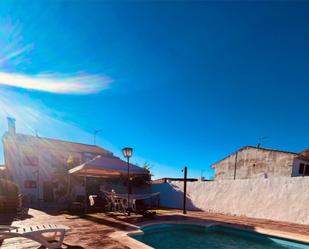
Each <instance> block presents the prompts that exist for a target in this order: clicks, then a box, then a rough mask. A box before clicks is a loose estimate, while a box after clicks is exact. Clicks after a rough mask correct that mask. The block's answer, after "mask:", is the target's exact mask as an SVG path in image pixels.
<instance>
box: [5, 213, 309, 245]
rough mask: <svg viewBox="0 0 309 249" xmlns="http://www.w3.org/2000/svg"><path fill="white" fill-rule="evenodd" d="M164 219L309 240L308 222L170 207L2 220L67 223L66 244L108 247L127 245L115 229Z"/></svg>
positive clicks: (22, 242)
mask: <svg viewBox="0 0 309 249" xmlns="http://www.w3.org/2000/svg"><path fill="white" fill-rule="evenodd" d="M162 221H171V222H172V221H196V222H205V221H211V222H221V223H224V224H226V225H233V226H235V225H236V226H241V227H244V228H246V229H251V230H255V231H259V232H263V233H269V232H271V233H273V234H278V235H283V236H290V237H293V238H299V239H301V240H303V241H308V242H309V225H297V224H291V223H285V222H275V221H270V220H262V219H251V218H246V217H235V216H228V215H221V214H209V213H205V212H188V214H187V215H186V216H184V215H182V214H181V212H180V211H178V210H171V211H169V212H167V213H163V214H160V215H158V216H157V217H155V219H149V218H148V219H146V218H143V217H141V216H137V215H133V216H131V217H127V216H124V215H118V216H114V215H106V214H88V215H85V216H73V215H68V214H59V213H55V212H43V211H39V210H34V209H31V210H30V211H29V215H28V216H27V217H23V218H22V219H19V220H16V218H15V219H13V217H10V216H8V215H0V224H12V225H16V226H20V225H28V224H29V225H30V224H47V223H53V224H64V225H67V226H69V227H71V229H72V231H71V232H69V233H68V234H67V236H66V237H65V240H64V245H63V248H70V249H83V248H103V247H104V248H106V249H128V248H129V247H128V246H127V245H126V244H122V243H121V241H116V240H115V239H112V238H111V237H113V236H112V235H113V233H114V232H119V231H130V230H131V231H132V230H135V229H136V225H139V224H145V223H149V222H162ZM0 247H1V248H4V249H8V248H10V249H13V248H16V249H18V248H23V249H30V248H31V249H34V248H40V249H42V248H44V247H40V246H39V245H38V244H37V243H35V242H33V241H30V240H26V239H21V238H18V239H8V240H5V241H2V242H1V241H0Z"/></svg>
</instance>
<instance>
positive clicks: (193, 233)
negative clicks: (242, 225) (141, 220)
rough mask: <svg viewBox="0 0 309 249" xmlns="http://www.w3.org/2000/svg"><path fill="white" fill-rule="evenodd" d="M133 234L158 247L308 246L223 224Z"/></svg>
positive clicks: (160, 227)
mask: <svg viewBox="0 0 309 249" xmlns="http://www.w3.org/2000/svg"><path fill="white" fill-rule="evenodd" d="M142 231H143V232H144V234H142V235H131V237H133V238H135V239H136V240H139V241H140V242H142V243H144V244H146V245H149V246H151V247H153V248H156V249H210V248H211V249H309V244H304V243H298V242H295V241H291V240H285V239H279V238H276V237H271V236H266V235H262V234H258V233H255V232H249V231H244V230H240V229H234V228H228V227H224V226H218V225H214V226H210V227H206V226H202V225H179V224H158V225H151V226H147V227H144V228H142Z"/></svg>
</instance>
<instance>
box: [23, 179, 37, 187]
mask: <svg viewBox="0 0 309 249" xmlns="http://www.w3.org/2000/svg"><path fill="white" fill-rule="evenodd" d="M24 186H25V188H36V181H31V180H25V182H24Z"/></svg>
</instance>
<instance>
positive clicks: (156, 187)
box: [152, 177, 309, 224]
mask: <svg viewBox="0 0 309 249" xmlns="http://www.w3.org/2000/svg"><path fill="white" fill-rule="evenodd" d="M308 189H309V177H280V178H269V179H250V180H249V179H246V180H223V181H209V182H202V181H198V182H188V183H187V193H188V196H187V203H188V205H187V207H188V209H190V210H203V211H207V212H213V213H222V214H230V215H237V216H247V217H252V218H263V219H272V220H278V221H287V222H292V223H300V224H309V192H308ZM152 191H153V192H160V193H161V194H160V204H161V206H162V207H169V208H182V201H183V182H172V183H164V184H153V185H152Z"/></svg>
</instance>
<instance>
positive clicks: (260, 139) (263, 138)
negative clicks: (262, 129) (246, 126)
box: [256, 136, 268, 148]
mask: <svg viewBox="0 0 309 249" xmlns="http://www.w3.org/2000/svg"><path fill="white" fill-rule="evenodd" d="M267 138H268V137H265V136H264V137H260V138H259V142H258V144H257V145H256V147H257V148H261V145H262V142H263V141H264V140H266V139H267Z"/></svg>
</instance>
